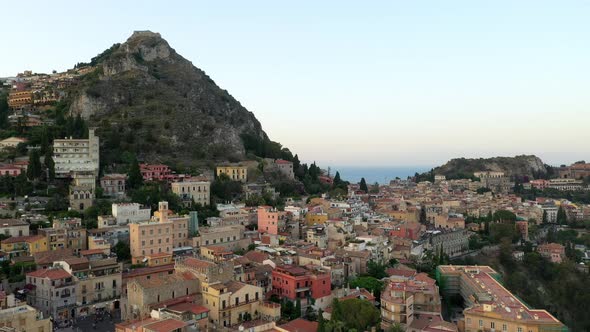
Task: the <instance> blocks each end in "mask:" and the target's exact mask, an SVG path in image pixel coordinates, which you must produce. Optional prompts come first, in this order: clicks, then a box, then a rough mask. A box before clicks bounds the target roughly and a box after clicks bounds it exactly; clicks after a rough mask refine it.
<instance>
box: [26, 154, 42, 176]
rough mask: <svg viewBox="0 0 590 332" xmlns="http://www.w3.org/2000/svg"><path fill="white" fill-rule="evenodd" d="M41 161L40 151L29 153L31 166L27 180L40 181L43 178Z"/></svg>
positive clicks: (28, 168) (28, 167)
mask: <svg viewBox="0 0 590 332" xmlns="http://www.w3.org/2000/svg"><path fill="white" fill-rule="evenodd" d="M41 172H42V169H41V159H40V158H39V151H37V150H32V151H31V152H30V153H29V165H28V166H27V178H29V180H34V179H38V178H39V177H40V176H41Z"/></svg>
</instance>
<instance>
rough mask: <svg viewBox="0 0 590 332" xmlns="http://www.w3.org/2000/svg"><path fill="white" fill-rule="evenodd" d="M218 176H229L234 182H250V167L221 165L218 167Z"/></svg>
mask: <svg viewBox="0 0 590 332" xmlns="http://www.w3.org/2000/svg"><path fill="white" fill-rule="evenodd" d="M215 174H217V176H220V175H221V174H225V175H227V176H228V177H229V178H230V179H231V180H233V181H240V182H246V181H247V180H248V166H245V165H240V164H237V165H234V164H231V165H220V166H217V172H215Z"/></svg>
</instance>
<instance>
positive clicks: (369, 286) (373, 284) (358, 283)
mask: <svg viewBox="0 0 590 332" xmlns="http://www.w3.org/2000/svg"><path fill="white" fill-rule="evenodd" d="M350 287H351V288H356V287H359V288H364V289H366V290H368V291H369V292H372V293H373V294H374V295H375V297H377V298H380V297H381V291H383V287H384V285H383V282H382V281H381V280H379V279H377V278H374V277H358V278H356V279H353V280H352V281H351V282H350Z"/></svg>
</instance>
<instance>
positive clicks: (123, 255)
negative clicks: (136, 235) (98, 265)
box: [113, 241, 131, 262]
mask: <svg viewBox="0 0 590 332" xmlns="http://www.w3.org/2000/svg"><path fill="white" fill-rule="evenodd" d="M113 251H114V252H115V254H116V255H117V261H119V262H122V261H128V260H130V259H131V249H130V248H129V244H128V243H126V242H123V241H119V242H117V244H115V246H114V247H113Z"/></svg>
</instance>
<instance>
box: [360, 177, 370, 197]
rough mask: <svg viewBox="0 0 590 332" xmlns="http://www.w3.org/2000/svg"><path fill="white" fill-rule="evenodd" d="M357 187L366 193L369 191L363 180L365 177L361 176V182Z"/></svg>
mask: <svg viewBox="0 0 590 332" xmlns="http://www.w3.org/2000/svg"><path fill="white" fill-rule="evenodd" d="M359 189H360V190H362V191H364V192H366V193H368V192H369V187H367V181H365V178H361V182H360V183H359Z"/></svg>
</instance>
